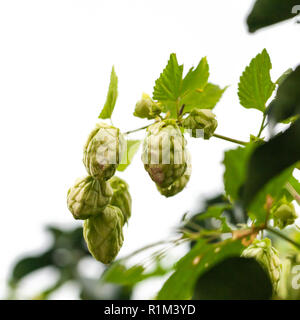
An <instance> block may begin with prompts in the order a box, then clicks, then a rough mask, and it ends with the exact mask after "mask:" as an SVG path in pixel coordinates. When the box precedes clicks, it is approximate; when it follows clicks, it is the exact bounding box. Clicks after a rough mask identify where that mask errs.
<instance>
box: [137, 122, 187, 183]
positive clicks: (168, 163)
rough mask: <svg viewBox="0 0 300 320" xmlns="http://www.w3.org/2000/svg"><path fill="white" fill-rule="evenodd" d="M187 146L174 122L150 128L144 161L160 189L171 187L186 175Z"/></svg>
mask: <svg viewBox="0 0 300 320" xmlns="http://www.w3.org/2000/svg"><path fill="white" fill-rule="evenodd" d="M185 144H186V142H185V139H184V137H183V135H182V133H181V131H180V128H179V127H178V126H177V124H176V122H175V121H173V120H164V121H160V122H157V123H155V124H153V125H151V126H150V127H148V129H147V136H146V138H145V140H144V144H143V153H142V161H143V163H144V167H145V169H146V171H147V172H148V173H149V175H150V177H151V179H152V180H153V181H154V182H155V183H156V184H157V185H158V187H160V188H166V187H169V186H170V185H171V184H172V183H174V182H175V181H176V180H177V179H178V178H180V177H181V176H182V175H183V174H184V172H185V170H186V167H187V163H186V150H185Z"/></svg>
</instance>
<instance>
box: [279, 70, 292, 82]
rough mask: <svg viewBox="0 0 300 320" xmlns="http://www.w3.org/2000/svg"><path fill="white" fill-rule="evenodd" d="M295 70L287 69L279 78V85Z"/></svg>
mask: <svg viewBox="0 0 300 320" xmlns="http://www.w3.org/2000/svg"><path fill="white" fill-rule="evenodd" d="M292 72H293V69H292V68H289V69H287V70H286V71H285V72H284V73H283V74H282V75H281V76H280V77H279V78H278V79H277V80H276V84H278V85H279V86H280V85H281V84H282V83H283V82H284V80H285V79H286V78H287V77H288V76H289V75H290V74H291V73H292Z"/></svg>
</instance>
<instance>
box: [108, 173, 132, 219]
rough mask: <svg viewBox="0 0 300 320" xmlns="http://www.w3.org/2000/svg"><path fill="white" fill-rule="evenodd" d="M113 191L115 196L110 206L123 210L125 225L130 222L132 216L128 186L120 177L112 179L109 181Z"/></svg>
mask: <svg viewBox="0 0 300 320" xmlns="http://www.w3.org/2000/svg"><path fill="white" fill-rule="evenodd" d="M108 182H109V184H110V186H111V187H112V189H113V196H112V198H111V201H110V204H111V205H113V206H115V207H118V208H119V209H121V211H122V214H123V217H124V223H125V222H127V221H128V219H129V218H130V216H131V196H130V193H129V190H128V189H129V186H128V184H127V183H126V182H125V181H124V180H122V179H121V178H119V177H116V176H114V177H112V178H111V179H110V180H109V181H108Z"/></svg>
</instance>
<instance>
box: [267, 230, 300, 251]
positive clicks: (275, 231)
mask: <svg viewBox="0 0 300 320" xmlns="http://www.w3.org/2000/svg"><path fill="white" fill-rule="evenodd" d="M266 230H268V231H270V232H272V233H274V234H275V235H277V236H278V237H280V238H282V239H284V240H285V241H287V242H289V243H291V244H292V245H294V246H295V247H297V248H298V249H300V243H297V242H295V241H294V240H292V239H290V238H289V237H287V236H286V235H285V234H283V233H281V232H279V231H277V230H276V229H273V228H271V227H267V228H266Z"/></svg>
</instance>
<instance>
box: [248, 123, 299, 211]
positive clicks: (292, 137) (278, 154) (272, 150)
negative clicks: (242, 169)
mask: <svg viewBox="0 0 300 320" xmlns="http://www.w3.org/2000/svg"><path fill="white" fill-rule="evenodd" d="M299 137H300V119H298V120H296V121H295V122H294V123H293V124H292V125H291V126H290V127H289V128H288V129H287V130H286V131H284V132H283V133H279V134H278V135H276V136H275V137H274V138H272V139H270V140H269V141H268V142H266V143H264V144H262V145H260V146H258V147H257V148H256V149H255V150H254V152H253V153H252V155H251V158H250V160H249V165H248V169H247V178H246V182H245V185H244V188H243V194H242V200H243V203H244V206H245V207H249V205H250V204H251V202H252V201H253V199H254V198H255V196H256V194H257V193H258V192H259V191H260V190H261V189H262V188H263V187H264V186H265V185H266V184H267V183H268V182H269V181H270V180H271V179H273V178H274V177H276V176H278V175H279V174H280V173H281V172H283V171H284V170H285V169H287V168H289V167H291V166H293V165H295V164H296V162H297V161H299V160H300V139H299Z"/></svg>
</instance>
